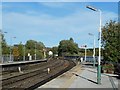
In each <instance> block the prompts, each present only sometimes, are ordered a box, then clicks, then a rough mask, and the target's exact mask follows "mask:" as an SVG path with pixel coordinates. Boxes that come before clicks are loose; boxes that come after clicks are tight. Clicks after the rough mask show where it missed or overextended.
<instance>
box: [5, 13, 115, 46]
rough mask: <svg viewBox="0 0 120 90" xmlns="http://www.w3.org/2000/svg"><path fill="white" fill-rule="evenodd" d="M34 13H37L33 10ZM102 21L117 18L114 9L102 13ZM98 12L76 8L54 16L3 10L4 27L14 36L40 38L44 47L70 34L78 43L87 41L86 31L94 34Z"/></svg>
mask: <svg viewBox="0 0 120 90" xmlns="http://www.w3.org/2000/svg"><path fill="white" fill-rule="evenodd" d="M34 13H36V12H34ZM102 15H103V19H102V24H103V25H104V24H105V23H106V21H109V20H110V19H114V18H117V14H115V13H113V12H103V14H102ZM98 27H99V13H96V12H89V11H77V12H75V13H73V14H69V15H67V16H65V17H57V18H56V17H53V16H51V15H49V14H47V13H42V14H41V15H30V14H29V13H25V14H23V13H15V12H9V13H3V29H4V30H7V31H8V32H9V33H12V34H13V35H16V36H17V39H19V40H24V41H25V40H27V39H37V40H42V41H43V42H44V43H45V44H46V45H47V46H53V45H56V44H58V42H59V41H60V40H62V39H69V37H73V38H74V39H75V41H76V42H77V43H79V44H82V43H87V40H88V39H89V37H88V33H89V32H91V33H94V34H95V35H96V36H97V33H98V31H97V30H98Z"/></svg>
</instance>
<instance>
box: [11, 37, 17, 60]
mask: <svg viewBox="0 0 120 90" xmlns="http://www.w3.org/2000/svg"><path fill="white" fill-rule="evenodd" d="M15 38H16V37H11V46H10V61H12V39H15Z"/></svg>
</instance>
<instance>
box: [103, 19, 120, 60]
mask: <svg viewBox="0 0 120 90" xmlns="http://www.w3.org/2000/svg"><path fill="white" fill-rule="evenodd" d="M119 27H120V23H117V22H115V21H110V22H109V23H106V25H105V26H104V27H103V28H102V46H103V50H104V51H103V52H104V54H103V56H104V59H105V60H109V61H113V62H120V33H119Z"/></svg>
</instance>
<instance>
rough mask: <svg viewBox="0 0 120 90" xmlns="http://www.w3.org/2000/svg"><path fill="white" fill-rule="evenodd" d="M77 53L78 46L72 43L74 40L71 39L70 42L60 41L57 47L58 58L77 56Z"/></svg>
mask: <svg viewBox="0 0 120 90" xmlns="http://www.w3.org/2000/svg"><path fill="white" fill-rule="evenodd" d="M78 51H79V48H78V44H76V43H74V40H73V39H72V38H71V39H70V40H62V41H60V43H59V46H58V54H59V56H63V55H74V54H78Z"/></svg>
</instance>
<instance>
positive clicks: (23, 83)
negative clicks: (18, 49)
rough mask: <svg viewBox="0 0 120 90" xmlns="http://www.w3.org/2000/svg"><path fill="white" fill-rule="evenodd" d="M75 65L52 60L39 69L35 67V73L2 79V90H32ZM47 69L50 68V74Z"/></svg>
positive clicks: (64, 61) (30, 72)
mask: <svg viewBox="0 0 120 90" xmlns="http://www.w3.org/2000/svg"><path fill="white" fill-rule="evenodd" d="M53 62H54V63H53ZM74 65H75V64H74V63H73V62H70V61H66V60H53V61H52V60H51V61H50V62H48V63H46V64H45V63H44V64H41V66H39V65H37V69H35V68H36V67H35V66H34V65H33V66H34V69H35V70H33V71H29V72H27V73H23V74H20V75H16V76H12V77H7V78H4V79H2V88H3V89H8V88H22V89H28V90H30V89H31V90H32V89H34V88H36V87H37V86H40V85H42V84H44V83H46V82H47V81H49V80H51V79H52V78H55V77H56V76H58V75H60V74H62V73H64V72H65V71H67V70H69V69H70V68H72V67H73V66H74ZM47 68H50V73H49V74H48V72H47Z"/></svg>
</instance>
